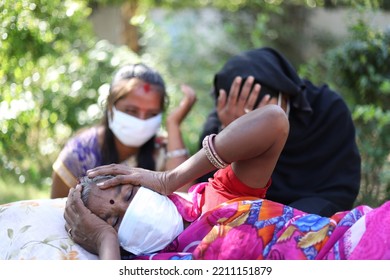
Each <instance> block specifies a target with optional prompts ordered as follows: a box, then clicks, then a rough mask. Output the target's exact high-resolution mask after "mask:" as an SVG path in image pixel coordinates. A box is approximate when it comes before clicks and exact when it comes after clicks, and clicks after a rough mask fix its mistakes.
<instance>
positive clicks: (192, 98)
mask: <svg viewBox="0 0 390 280" xmlns="http://www.w3.org/2000/svg"><path fill="white" fill-rule="evenodd" d="M181 90H182V91H183V93H184V97H183V99H182V100H181V101H180V104H179V106H178V107H176V108H175V109H174V110H173V111H172V112H171V113H170V114H169V115H168V117H167V125H169V124H174V125H180V124H181V122H182V121H183V120H184V119H185V118H186V116H187V115H188V113H189V112H190V111H191V109H192V107H193V106H194V104H195V102H196V94H195V91H194V89H193V88H192V87H190V86H188V85H185V84H183V85H181Z"/></svg>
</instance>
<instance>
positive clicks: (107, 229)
mask: <svg viewBox="0 0 390 280" xmlns="http://www.w3.org/2000/svg"><path fill="white" fill-rule="evenodd" d="M81 189H82V187H81V185H77V186H76V188H72V189H70V191H69V195H68V199H67V202H66V207H65V212H64V218H65V221H66V224H65V229H66V231H67V232H68V234H69V229H71V232H70V237H71V238H72V239H73V241H75V242H76V243H78V244H79V245H80V246H82V247H83V248H84V249H86V250H87V251H89V252H91V253H93V254H98V252H99V245H100V244H101V243H102V240H103V238H105V236H107V234H108V233H110V234H115V235H116V234H117V233H116V231H115V229H114V228H113V227H112V226H110V225H109V224H108V223H106V222H105V221H103V220H102V219H100V218H99V217H98V216H96V215H95V214H93V213H92V212H91V211H90V210H89V209H88V208H86V207H85V205H84V203H83V201H82V200H81V198H80V197H81Z"/></svg>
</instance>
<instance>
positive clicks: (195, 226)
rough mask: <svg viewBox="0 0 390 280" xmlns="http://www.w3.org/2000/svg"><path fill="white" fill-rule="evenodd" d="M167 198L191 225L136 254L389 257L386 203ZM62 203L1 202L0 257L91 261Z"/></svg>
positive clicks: (389, 216) (165, 256)
mask: <svg viewBox="0 0 390 280" xmlns="http://www.w3.org/2000/svg"><path fill="white" fill-rule="evenodd" d="M172 199H173V200H174V202H175V203H176V204H177V205H179V211H181V213H182V215H183V216H184V217H185V218H186V219H187V220H192V221H193V222H192V224H191V225H190V226H189V227H187V228H186V229H185V230H184V231H183V232H182V233H181V234H180V235H179V236H178V237H177V238H176V239H175V240H174V241H173V242H172V243H171V244H170V245H169V246H167V247H166V248H165V249H164V250H162V251H160V252H159V253H156V254H151V255H145V256H139V257H138V259H154V260H158V259H174V260H177V259H185V260H187V259H188V260H196V259H206V260H207V259H213V260H214V259H236V260H238V259H240V260H242V259H298V260H315V259H332V260H333V259H364V260H368V259H390V202H387V203H385V204H383V205H382V206H380V207H378V208H375V209H372V208H370V207H368V206H359V207H356V208H355V209H353V210H352V211H346V212H340V213H337V214H335V215H334V216H332V217H330V218H324V217H320V216H317V215H313V214H306V213H303V212H301V211H298V210H295V209H293V208H291V207H288V206H284V205H281V204H278V203H275V202H272V201H268V200H263V199H254V198H251V197H244V198H240V199H236V200H231V201H228V202H226V203H224V204H221V205H219V206H218V207H216V208H215V209H213V210H212V211H209V212H206V213H204V214H203V215H201V213H200V211H199V209H198V208H197V207H194V205H195V206H196V205H197V202H198V199H199V196H197V195H194V196H192V199H193V201H186V200H184V199H183V198H181V197H179V196H172ZM65 202H66V199H42V200H31V201H19V202H14V203H9V204H4V205H0V259H2V260H7V259H44V260H47V259H97V256H96V255H93V254H90V253H88V252H87V251H85V250H84V249H83V248H81V247H80V246H79V245H77V244H75V243H74V242H73V241H72V240H71V239H69V237H68V235H67V233H66V231H65V229H64V223H65V222H64V218H63V210H64V206H65ZM193 202H195V203H193Z"/></svg>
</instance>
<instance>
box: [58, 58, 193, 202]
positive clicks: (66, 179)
mask: <svg viewBox="0 0 390 280" xmlns="http://www.w3.org/2000/svg"><path fill="white" fill-rule="evenodd" d="M182 91H183V92H184V95H185V96H184V98H183V100H182V102H181V103H180V105H179V107H178V108H176V109H175V110H174V111H173V112H172V113H171V114H170V115H169V116H168V117H167V122H166V128H167V134H168V136H167V137H162V136H159V135H158V131H159V129H160V126H161V120H162V113H163V112H164V110H165V109H166V106H167V103H168V96H167V93H166V90H165V83H164V80H163V79H162V77H161V76H160V74H159V73H158V72H157V71H155V70H154V69H152V68H150V67H148V66H146V65H144V64H133V65H125V66H123V67H122V68H120V69H119V70H118V71H117V72H116V73H115V75H114V77H113V81H112V83H111V86H110V92H109V95H108V97H107V103H106V106H107V107H106V112H105V114H104V117H103V119H102V122H101V124H99V125H96V126H93V127H90V128H85V129H83V130H81V131H80V132H78V133H77V134H76V135H74V136H73V137H72V138H71V139H70V140H69V141H68V142H67V143H66V145H65V147H64V148H63V150H62V151H61V153H60V154H59V156H58V158H57V160H56V161H55V163H54V164H53V174H52V179H53V183H52V188H51V198H58V197H66V196H67V195H68V192H69V189H70V188H72V187H74V186H76V184H77V178H80V177H81V176H84V175H85V174H86V171H87V170H88V169H91V168H94V167H97V166H100V165H104V164H110V163H123V164H127V165H128V166H131V167H142V168H145V169H150V170H166V169H171V168H173V167H176V166H177V165H179V164H180V163H181V162H183V161H185V160H186V159H187V158H188V153H187V150H186V148H185V146H184V141H183V138H182V135H181V131H180V124H181V122H182V121H183V120H184V118H185V117H186V116H187V114H188V112H189V111H190V110H191V108H192V106H193V105H194V103H195V101H196V96H195V92H194V91H193V89H192V88H191V87H189V86H187V85H182Z"/></svg>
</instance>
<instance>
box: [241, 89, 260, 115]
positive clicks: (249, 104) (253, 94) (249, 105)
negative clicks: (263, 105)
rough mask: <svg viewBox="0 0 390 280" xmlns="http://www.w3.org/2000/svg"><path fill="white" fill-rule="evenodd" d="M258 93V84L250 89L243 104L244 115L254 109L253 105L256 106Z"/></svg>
mask: <svg viewBox="0 0 390 280" xmlns="http://www.w3.org/2000/svg"><path fill="white" fill-rule="evenodd" d="M260 91H261V86H260V84H255V85H254V86H253V88H252V91H251V93H250V95H249V97H248V99H247V101H246V103H245V107H244V111H245V113H247V112H249V111H252V110H253V109H255V104H256V101H257V98H258V97H259V94H260Z"/></svg>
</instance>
